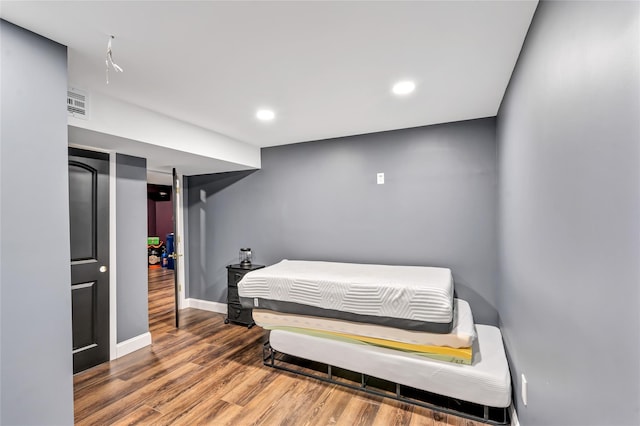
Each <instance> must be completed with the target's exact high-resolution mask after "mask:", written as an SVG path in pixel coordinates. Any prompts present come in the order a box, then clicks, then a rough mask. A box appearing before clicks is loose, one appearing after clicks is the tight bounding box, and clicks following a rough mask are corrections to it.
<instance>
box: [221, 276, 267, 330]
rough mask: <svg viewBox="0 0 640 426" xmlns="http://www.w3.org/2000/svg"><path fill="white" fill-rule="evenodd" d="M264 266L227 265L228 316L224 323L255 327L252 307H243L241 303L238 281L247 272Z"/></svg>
mask: <svg viewBox="0 0 640 426" xmlns="http://www.w3.org/2000/svg"><path fill="white" fill-rule="evenodd" d="M261 268H264V265H255V264H251V265H248V266H243V265H240V264H235V265H229V266H227V290H228V293H227V318H225V320H224V323H225V324H229V322H233V323H236V324H242V325H246V326H247V328H251V327H253V326H254V325H255V324H256V323H255V322H253V317H252V316H251V309H247V308H243V307H242V306H241V305H240V296H238V283H239V282H240V280H241V279H242V277H244V275H245V274H246V273H247V272H251V271H255V270H256V269H261Z"/></svg>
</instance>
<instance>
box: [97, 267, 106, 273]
mask: <svg viewBox="0 0 640 426" xmlns="http://www.w3.org/2000/svg"><path fill="white" fill-rule="evenodd" d="M98 270H99V271H100V272H107V267H106V266H104V265H102V266H101V267H100V269H98Z"/></svg>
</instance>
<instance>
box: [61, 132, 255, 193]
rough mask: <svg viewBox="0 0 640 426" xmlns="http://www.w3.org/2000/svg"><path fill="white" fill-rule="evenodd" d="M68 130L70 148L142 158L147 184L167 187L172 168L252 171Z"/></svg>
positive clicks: (196, 171) (191, 171) (203, 171)
mask: <svg viewBox="0 0 640 426" xmlns="http://www.w3.org/2000/svg"><path fill="white" fill-rule="evenodd" d="M67 128H68V136H69V145H70V146H73V147H76V148H84V149H89V150H96V151H103V152H110V153H111V152H115V153H118V154H125V155H131V156H134V157H141V158H145V159H146V160H147V170H148V171H151V173H148V179H151V180H152V181H150V183H158V184H169V185H170V184H171V181H172V178H171V174H172V169H173V168H174V167H175V168H176V170H177V171H178V173H179V174H183V175H187V176H191V175H202V174H209V173H221V172H230V171H240V170H251V169H255V167H251V166H247V165H244V164H238V163H233V162H229V161H224V160H220V159H217V158H212V157H205V156H202V155H197V154H193V153H189V152H186V151H180V150H176V149H171V148H166V147H163V146H159V145H153V144H150V143H146V142H141V141H137V140H134V139H128V138H123V137H120V136H115V135H111V134H106V133H101V132H97V131H94V130H90V129H84V128H81V127H77V126H73V125H71V124H69V125H68V126H67ZM165 176H168V183H165V182H167V180H166V179H167V178H166V177H165Z"/></svg>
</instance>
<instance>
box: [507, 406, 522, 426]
mask: <svg viewBox="0 0 640 426" xmlns="http://www.w3.org/2000/svg"><path fill="white" fill-rule="evenodd" d="M509 415H510V416H511V426H520V422H519V421H518V413H516V406H515V405H513V402H512V403H511V405H510V406H509Z"/></svg>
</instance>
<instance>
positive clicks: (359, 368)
mask: <svg viewBox="0 0 640 426" xmlns="http://www.w3.org/2000/svg"><path fill="white" fill-rule="evenodd" d="M476 329H477V333H478V338H477V339H476V342H475V343H474V345H477V346H476V347H474V360H473V364H472V365H463V364H452V363H448V362H443V361H437V360H433V359H428V358H424V357H420V356H416V355H411V354H407V353H404V352H401V351H395V350H392V349H386V348H380V347H374V346H363V345H355V344H351V343H346V342H341V341H337V340H329V339H324V338H321V337H315V336H309V335H305V334H298V333H292V332H289V331H284V330H273V331H271V336H270V338H269V340H270V343H271V347H272V348H273V349H275V350H277V351H279V352H282V353H285V354H289V355H293V356H297V357H300V358H305V359H309V360H312V361H317V362H322V363H325V364H330V365H333V366H336V367H341V368H345V369H347V370H351V371H355V372H358V373H364V374H367V375H369V376H373V377H378V378H381V379H384V380H389V381H392V382H395V383H400V384H401V385H405V386H411V387H414V388H417V389H422V390H425V391H427V392H433V393H436V394H439V395H444V396H448V397H451V398H456V399H461V400H464V401H468V402H473V403H476V404H481V405H487V406H490V407H508V406H509V405H510V404H511V378H510V375H509V365H508V364H507V358H506V356H505V352H504V347H503V344H502V335H501V334H500V330H499V329H498V328H496V327H492V326H487V325H477V326H476Z"/></svg>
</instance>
